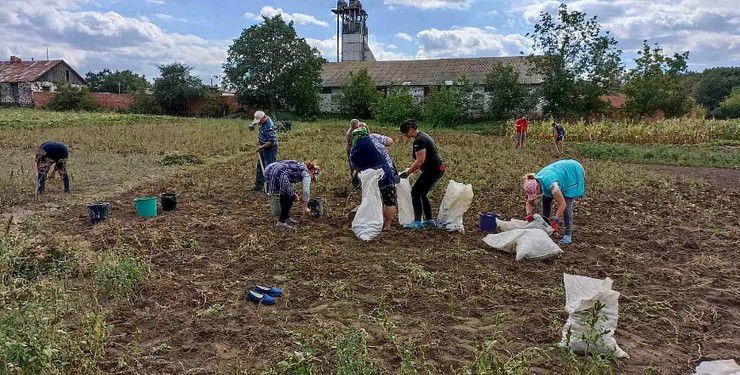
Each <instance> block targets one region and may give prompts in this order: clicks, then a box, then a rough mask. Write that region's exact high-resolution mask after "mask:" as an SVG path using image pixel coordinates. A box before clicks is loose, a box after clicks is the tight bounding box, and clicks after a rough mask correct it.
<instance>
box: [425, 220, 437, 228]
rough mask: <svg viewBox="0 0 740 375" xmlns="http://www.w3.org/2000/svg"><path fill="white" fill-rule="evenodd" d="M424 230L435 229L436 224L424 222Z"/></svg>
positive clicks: (430, 221) (434, 222)
mask: <svg viewBox="0 0 740 375" xmlns="http://www.w3.org/2000/svg"><path fill="white" fill-rule="evenodd" d="M424 228H431V229H436V228H437V222H436V221H434V219H432V220H424Z"/></svg>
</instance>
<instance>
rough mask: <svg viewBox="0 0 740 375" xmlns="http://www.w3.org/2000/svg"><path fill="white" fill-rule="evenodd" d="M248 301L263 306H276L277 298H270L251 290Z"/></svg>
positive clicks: (248, 293)
mask: <svg viewBox="0 0 740 375" xmlns="http://www.w3.org/2000/svg"><path fill="white" fill-rule="evenodd" d="M247 299H248V300H250V301H252V302H254V303H256V304H258V305H259V304H263V305H274V304H275V297H273V296H269V295H267V294H263V293H260V292H256V291H254V290H250V291H248V292H247Z"/></svg>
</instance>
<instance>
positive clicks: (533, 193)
mask: <svg viewBox="0 0 740 375" xmlns="http://www.w3.org/2000/svg"><path fill="white" fill-rule="evenodd" d="M538 185H539V182H537V180H535V179H534V178H528V179H526V180H524V184H523V185H522V187H523V188H524V192H525V193H526V194H527V200H528V201H533V200H535V199H536V198H537V195H538V194H537V187H538Z"/></svg>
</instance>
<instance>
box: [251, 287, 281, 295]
mask: <svg viewBox="0 0 740 375" xmlns="http://www.w3.org/2000/svg"><path fill="white" fill-rule="evenodd" d="M252 291H254V292H257V293H261V294H267V295H268V296H271V297H282V296H283V290H282V289H280V288H276V287H274V286H273V287H266V286H262V285H255V286H254V289H252Z"/></svg>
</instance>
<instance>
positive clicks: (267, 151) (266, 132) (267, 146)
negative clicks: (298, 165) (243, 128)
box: [249, 111, 278, 191]
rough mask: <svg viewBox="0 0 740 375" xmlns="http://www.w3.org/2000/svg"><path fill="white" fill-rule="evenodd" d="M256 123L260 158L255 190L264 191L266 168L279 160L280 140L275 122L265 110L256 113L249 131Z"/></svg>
mask: <svg viewBox="0 0 740 375" xmlns="http://www.w3.org/2000/svg"><path fill="white" fill-rule="evenodd" d="M255 125H259V134H258V135H257V143H258V144H259V146H258V147H257V150H256V151H257V154H258V155H259V158H260V160H261V161H262V162H261V163H260V161H259V160H258V161H257V173H256V175H255V179H254V191H262V190H263V189H264V188H265V177H264V173H265V170H263V168H265V169H266V168H267V166H269V165H270V164H272V163H274V162H275V160H277V154H278V141H277V135H276V134H275V124H273V123H272V119H271V118H270V117H269V116H267V115H266V114H265V112H262V111H257V112H255V113H254V120H253V121H252V123H251V124H250V125H249V131H253V130H254V127H255Z"/></svg>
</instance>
